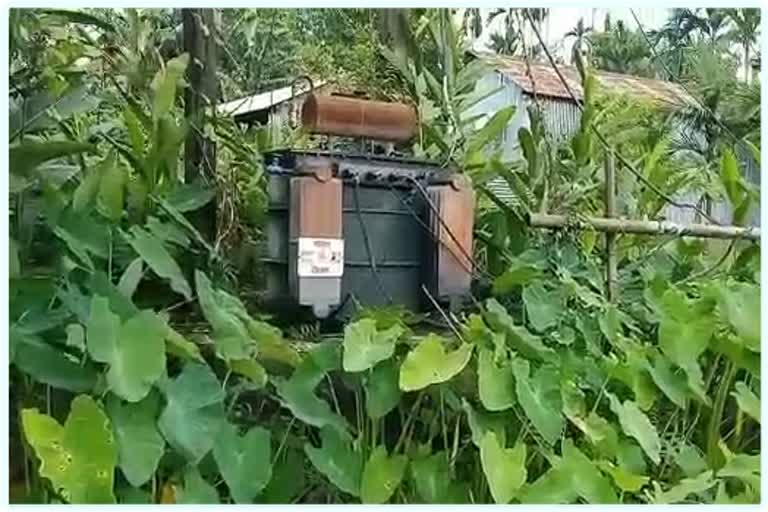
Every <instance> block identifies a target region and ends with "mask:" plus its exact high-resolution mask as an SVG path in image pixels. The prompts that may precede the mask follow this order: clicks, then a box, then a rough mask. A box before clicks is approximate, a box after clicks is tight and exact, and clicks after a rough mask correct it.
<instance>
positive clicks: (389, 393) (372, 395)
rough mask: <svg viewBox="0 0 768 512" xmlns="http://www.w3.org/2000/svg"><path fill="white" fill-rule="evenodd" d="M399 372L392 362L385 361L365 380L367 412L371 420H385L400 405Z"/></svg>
mask: <svg viewBox="0 0 768 512" xmlns="http://www.w3.org/2000/svg"><path fill="white" fill-rule="evenodd" d="M398 371H399V369H398V368H397V367H396V366H395V365H394V364H393V363H392V362H391V361H385V362H382V363H379V364H377V365H376V366H375V367H374V368H373V370H371V372H370V374H369V375H368V376H367V377H366V378H365V384H364V385H365V410H366V412H367V413H368V416H369V417H370V418H371V419H373V420H377V419H379V418H383V417H384V416H386V415H387V413H389V412H390V411H391V410H392V409H394V408H395V407H397V404H399V403H400V388H399V387H398Z"/></svg>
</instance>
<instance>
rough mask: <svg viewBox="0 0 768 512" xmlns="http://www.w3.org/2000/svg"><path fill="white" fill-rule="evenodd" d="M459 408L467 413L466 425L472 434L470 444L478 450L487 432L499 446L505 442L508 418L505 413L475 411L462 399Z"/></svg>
mask: <svg viewBox="0 0 768 512" xmlns="http://www.w3.org/2000/svg"><path fill="white" fill-rule="evenodd" d="M461 406H462V408H463V409H464V411H465V412H466V413H467V423H468V424H469V430H470V432H471V433H472V444H474V445H475V446H477V447H478V448H480V444H481V443H482V442H483V439H484V438H485V434H486V433H487V432H493V433H494V434H496V439H498V440H499V443H500V444H505V443H506V441H507V424H508V423H509V416H508V415H507V414H505V413H498V412H497V413H492V412H485V411H482V410H475V409H474V408H473V407H472V406H471V405H470V403H469V402H467V400H466V399H464V398H462V401H461Z"/></svg>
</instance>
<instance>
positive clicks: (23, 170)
mask: <svg viewBox="0 0 768 512" xmlns="http://www.w3.org/2000/svg"><path fill="white" fill-rule="evenodd" d="M95 149H96V147H95V146H94V145H93V144H87V143H85V142H75V141H71V140H50V141H45V142H24V143H22V144H17V145H15V146H11V147H10V149H9V150H8V160H9V163H10V168H11V172H12V173H13V174H16V175H18V176H29V175H30V173H31V172H32V171H34V170H35V168H36V167H37V166H39V165H40V164H42V163H43V162H47V161H48V160H53V159H54V158H61V157H65V156H70V155H77V154H80V153H86V152H93V151H95Z"/></svg>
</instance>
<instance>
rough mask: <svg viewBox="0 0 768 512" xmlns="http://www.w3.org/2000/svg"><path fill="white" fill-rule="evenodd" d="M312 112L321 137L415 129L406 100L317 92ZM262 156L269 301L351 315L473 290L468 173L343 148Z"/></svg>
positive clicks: (398, 137)
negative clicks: (266, 201) (359, 310)
mask: <svg viewBox="0 0 768 512" xmlns="http://www.w3.org/2000/svg"><path fill="white" fill-rule="evenodd" d="M304 107H305V108H304V111H303V113H302V119H303V123H304V126H305V129H307V130H308V131H310V132H312V133H321V134H327V135H340V136H345V137H350V136H357V137H369V138H376V139H377V140H390V141H402V140H407V139H408V138H410V137H411V136H412V135H413V134H414V133H415V127H416V116H415V112H413V111H412V109H411V108H410V107H408V106H407V105H402V104H388V103H382V102H370V101H365V100H360V99H352V98H345V97H340V98H339V97H334V96H327V97H326V96H318V95H314V94H311V95H310V96H309V97H308V99H307V100H306V101H305V104H304ZM265 161H266V173H267V177H268V195H269V207H268V215H267V221H266V226H265V228H266V238H267V240H266V254H265V255H264V258H263V261H264V263H265V264H266V267H267V274H266V294H265V300H266V303H267V304H268V305H273V306H274V307H275V308H279V309H280V310H281V311H286V310H291V307H294V308H297V309H306V310H310V311H312V313H313V314H314V316H315V317H317V318H326V317H329V316H333V317H335V318H338V319H340V320H344V319H346V318H348V317H349V316H350V315H351V314H352V313H353V312H354V311H355V308H356V307H361V306H362V307H372V306H373V307H375V306H386V305H390V304H397V305H401V306H404V307H406V308H408V309H410V310H412V311H424V310H425V309H429V308H432V307H433V306H434V303H435V302H438V303H441V304H442V305H445V306H447V307H453V306H455V305H457V304H461V303H462V302H463V300H464V299H465V298H466V296H467V295H468V294H469V290H470V284H471V280H472V272H473V269H472V264H473V262H472V230H473V219H474V204H475V196H474V192H473V190H472V187H471V184H470V182H469V180H468V179H466V177H465V176H464V175H463V174H461V173H459V172H457V171H456V170H455V169H452V168H448V167H445V166H442V165H438V164H436V163H433V162H426V161H422V160H414V159H407V158H398V157H392V156H384V155H374V154H369V153H351V152H343V151H292V150H285V151H275V152H272V153H268V154H266V155H265Z"/></svg>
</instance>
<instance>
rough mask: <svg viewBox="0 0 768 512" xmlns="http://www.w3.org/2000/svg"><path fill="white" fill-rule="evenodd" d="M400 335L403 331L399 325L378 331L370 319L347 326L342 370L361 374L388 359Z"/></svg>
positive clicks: (373, 321) (374, 322)
mask: <svg viewBox="0 0 768 512" xmlns="http://www.w3.org/2000/svg"><path fill="white" fill-rule="evenodd" d="M402 334H403V329H402V328H401V327H400V326H399V325H393V326H392V327H390V328H389V329H386V330H384V331H378V330H377V328H376V321H375V320H373V319H371V318H363V319H362V320H359V321H357V322H355V323H352V324H349V325H347V326H346V327H345V328H344V360H343V361H344V370H346V371H348V372H362V371H365V370H367V369H369V368H371V367H373V366H374V365H375V364H376V363H378V362H380V361H383V360H385V359H389V358H390V357H391V356H392V354H393V353H394V351H395V343H396V342H397V339H398V338H399V337H400V336H401V335H402Z"/></svg>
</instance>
